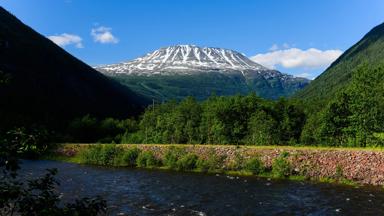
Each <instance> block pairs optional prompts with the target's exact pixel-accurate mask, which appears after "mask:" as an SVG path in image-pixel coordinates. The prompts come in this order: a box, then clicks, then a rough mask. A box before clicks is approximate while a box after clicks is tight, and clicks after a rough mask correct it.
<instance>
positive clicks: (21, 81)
mask: <svg viewBox="0 0 384 216" xmlns="http://www.w3.org/2000/svg"><path fill="white" fill-rule="evenodd" d="M0 73H1V74H2V75H3V76H6V77H8V79H7V80H8V82H7V83H5V84H2V85H1V86H0V98H1V100H0V115H1V116H0V118H1V119H2V122H1V125H0V128H1V127H7V126H10V125H26V124H29V123H39V122H51V123H52V122H54V123H55V124H56V123H57V124H60V122H62V121H66V120H69V119H70V118H73V117H75V116H80V115H85V114H88V113H89V114H91V115H95V116H100V117H103V116H114V117H126V116H129V115H135V114H137V113H138V112H140V111H141V109H142V104H143V103H145V101H142V99H141V97H139V96H138V95H136V94H135V93H133V92H131V91H130V90H129V89H127V88H126V87H125V86H122V85H121V84H119V83H117V82H115V81H112V80H111V79H110V78H107V77H105V76H104V75H102V74H101V73H99V72H97V71H96V70H94V69H93V68H91V67H89V66H88V65H86V64H85V63H83V62H81V61H80V60H78V59H76V58H74V57H73V56H71V55H70V54H68V53H67V52H66V51H64V50H63V49H61V48H60V47H58V46H57V45H55V44H54V43H53V42H51V41H50V40H48V39H47V38H45V37H44V36H42V35H40V34H39V33H37V32H35V31H34V30H33V29H31V28H29V27H28V26H26V25H24V24H23V23H22V22H20V21H19V20H18V19H17V18H16V17H14V16H13V15H12V14H10V13H8V12H7V11H6V10H5V9H4V8H1V7H0Z"/></svg>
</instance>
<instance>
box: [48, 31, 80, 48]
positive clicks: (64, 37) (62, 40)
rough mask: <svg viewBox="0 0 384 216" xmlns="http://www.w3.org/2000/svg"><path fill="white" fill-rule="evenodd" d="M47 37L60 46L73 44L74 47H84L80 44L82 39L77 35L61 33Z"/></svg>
mask: <svg viewBox="0 0 384 216" xmlns="http://www.w3.org/2000/svg"><path fill="white" fill-rule="evenodd" d="M48 38H49V39H50V40H51V41H53V42H54V43H55V44H57V45H59V46H61V47H65V46H67V45H71V44H73V45H75V47H76V48H84V46H83V44H82V40H83V39H82V38H81V37H80V36H78V35H73V34H67V33H63V34H61V35H52V36H48Z"/></svg>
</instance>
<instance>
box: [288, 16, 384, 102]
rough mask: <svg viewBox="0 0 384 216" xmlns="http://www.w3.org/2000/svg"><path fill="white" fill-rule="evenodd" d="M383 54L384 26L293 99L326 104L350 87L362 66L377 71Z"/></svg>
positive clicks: (369, 33)
mask: <svg viewBox="0 0 384 216" xmlns="http://www.w3.org/2000/svg"><path fill="white" fill-rule="evenodd" d="M383 50H384V23H381V24H379V25H377V26H375V27H373V28H372V29H371V30H370V31H369V32H368V33H366V34H365V35H364V36H363V37H362V38H361V39H360V40H359V41H358V42H356V43H355V44H354V45H352V46H351V47H350V48H349V49H348V50H346V51H345V52H344V53H343V54H342V55H341V56H340V57H339V58H338V59H336V61H334V62H333V63H332V64H331V65H330V66H329V67H328V68H327V69H326V70H325V71H324V72H323V73H322V74H320V76H318V77H317V78H316V79H315V80H313V81H312V82H311V83H310V84H309V85H308V86H306V87H305V88H304V89H302V90H301V91H298V92H297V93H296V94H295V95H293V97H294V98H301V99H303V100H305V101H309V102H315V103H318V104H324V103H326V101H328V100H329V99H330V98H332V97H333V96H335V95H336V94H337V92H339V91H341V90H342V89H344V88H345V87H346V86H347V85H348V84H349V83H350V81H351V80H352V76H353V74H354V73H355V71H356V70H357V69H358V68H359V67H360V66H361V65H363V64H367V65H369V66H370V67H373V66H375V65H379V64H384V51H383ZM319 106H321V105H319Z"/></svg>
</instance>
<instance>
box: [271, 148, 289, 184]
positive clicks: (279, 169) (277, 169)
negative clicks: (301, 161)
mask: <svg viewBox="0 0 384 216" xmlns="http://www.w3.org/2000/svg"><path fill="white" fill-rule="evenodd" d="M287 157H288V153H287V152H283V153H281V154H280V156H279V157H277V158H276V159H275V160H274V161H273V163H272V174H273V176H275V177H277V178H285V177H289V176H290V175H291V174H292V165H291V163H290V162H289V161H288V160H287Z"/></svg>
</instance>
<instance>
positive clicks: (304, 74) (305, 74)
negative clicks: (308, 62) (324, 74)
mask: <svg viewBox="0 0 384 216" xmlns="http://www.w3.org/2000/svg"><path fill="white" fill-rule="evenodd" d="M295 76H296V77H303V78H307V79H314V75H313V74H311V73H307V72H304V73H300V74H296V75H295Z"/></svg>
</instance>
